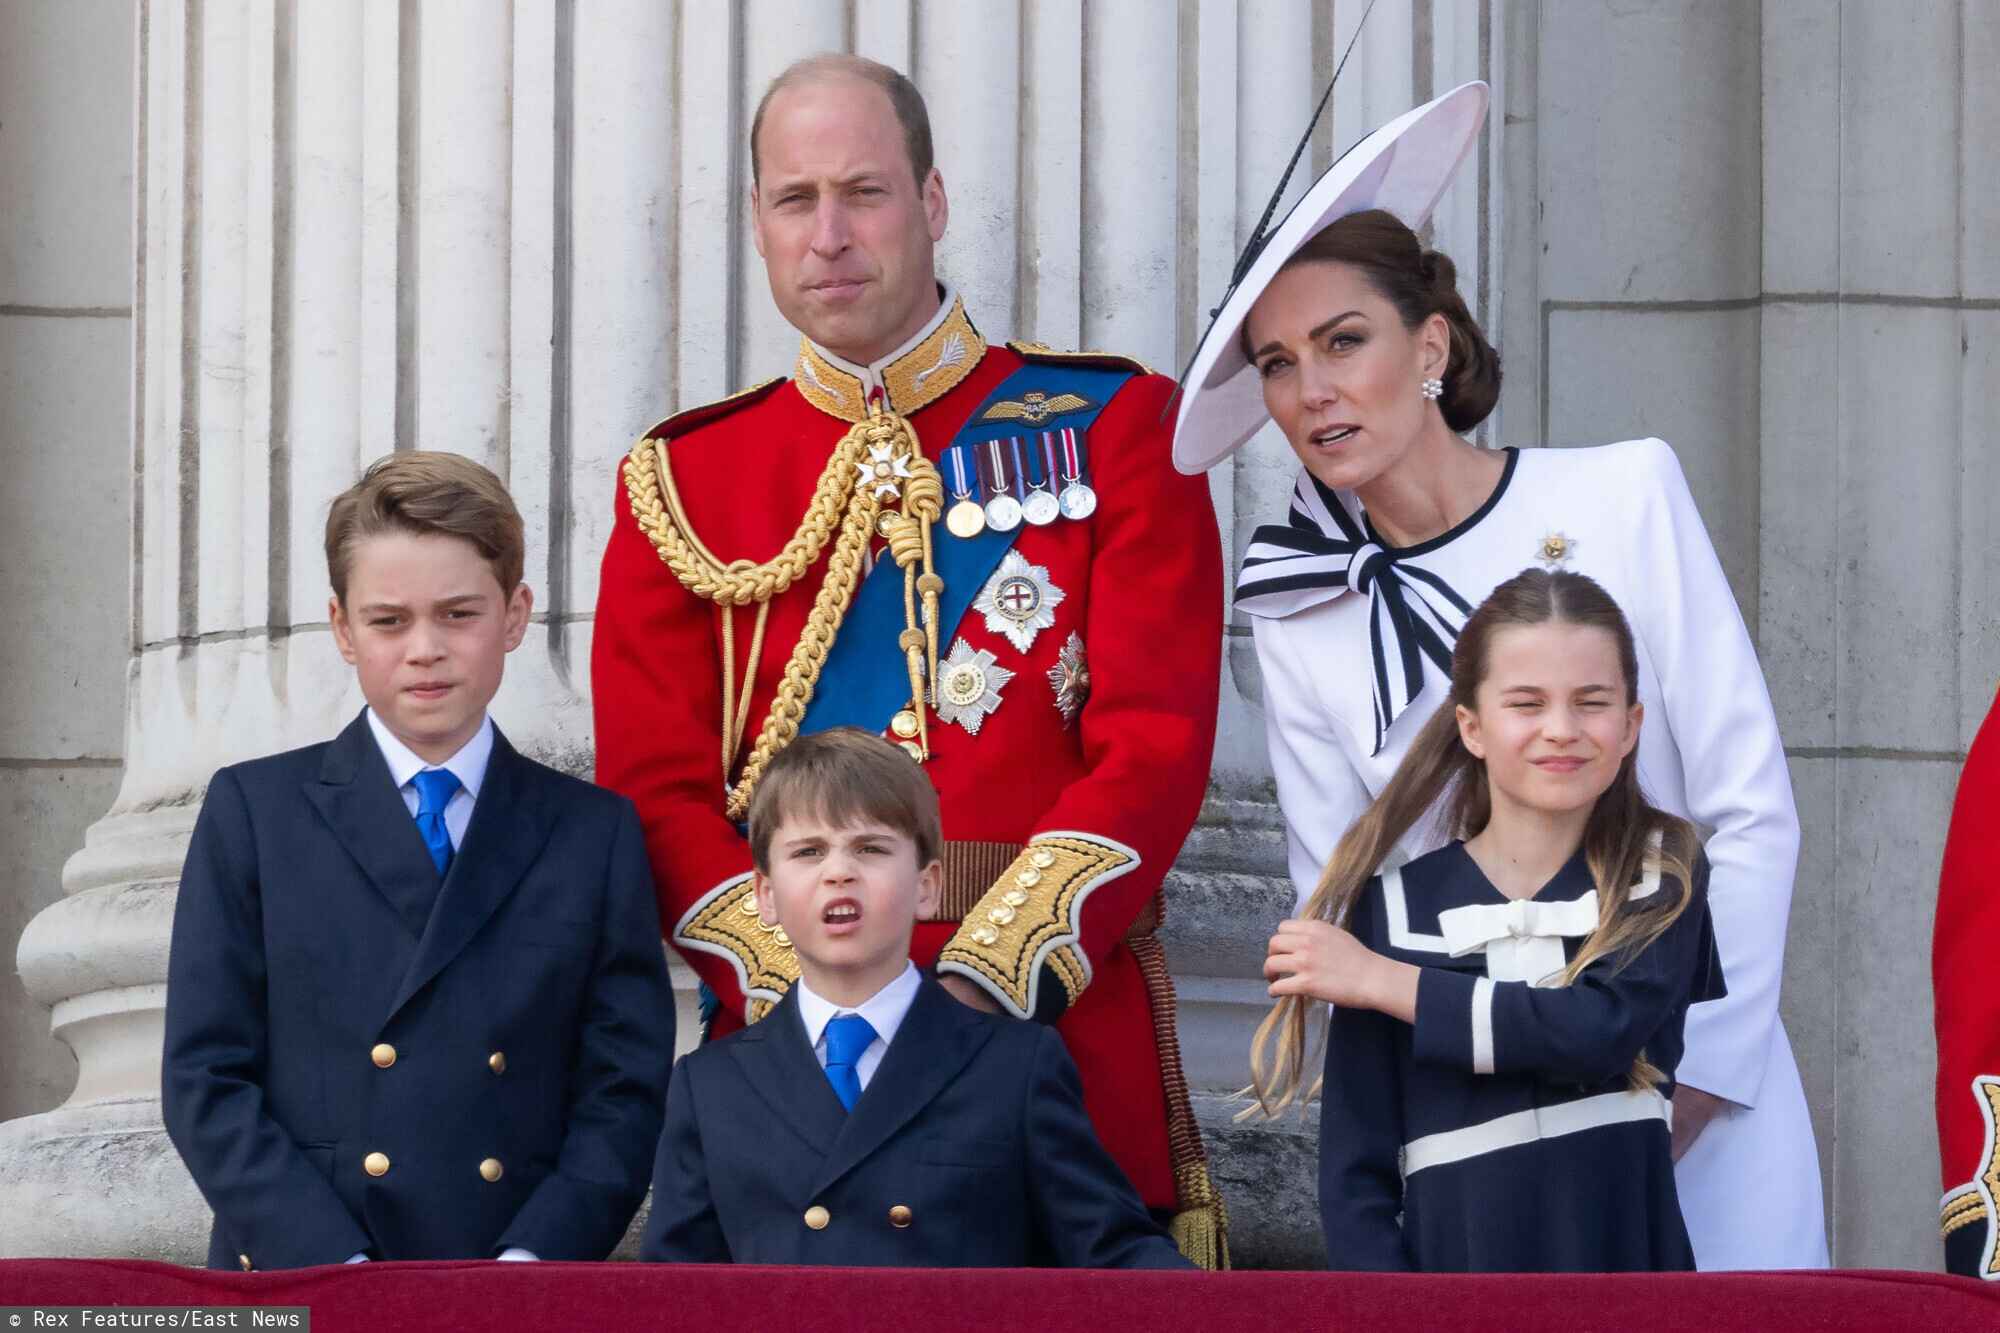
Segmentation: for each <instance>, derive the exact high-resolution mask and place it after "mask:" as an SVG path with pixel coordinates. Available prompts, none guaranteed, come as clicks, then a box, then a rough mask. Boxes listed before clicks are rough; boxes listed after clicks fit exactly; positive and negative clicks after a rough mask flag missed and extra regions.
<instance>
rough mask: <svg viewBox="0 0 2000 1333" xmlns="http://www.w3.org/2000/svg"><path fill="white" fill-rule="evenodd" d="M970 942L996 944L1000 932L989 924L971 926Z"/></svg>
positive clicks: (998, 940)
mask: <svg viewBox="0 0 2000 1333" xmlns="http://www.w3.org/2000/svg"><path fill="white" fill-rule="evenodd" d="M972 942H973V943H974V944H986V945H992V944H998V943H999V942H1000V932H999V931H997V930H995V929H993V927H991V926H974V927H973V928H972Z"/></svg>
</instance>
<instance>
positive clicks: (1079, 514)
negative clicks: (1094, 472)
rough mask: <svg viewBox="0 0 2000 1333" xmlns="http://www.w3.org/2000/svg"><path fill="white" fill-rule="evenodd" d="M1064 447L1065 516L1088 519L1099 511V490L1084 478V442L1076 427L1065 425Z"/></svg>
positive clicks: (1063, 497)
mask: <svg viewBox="0 0 2000 1333" xmlns="http://www.w3.org/2000/svg"><path fill="white" fill-rule="evenodd" d="M1062 447H1063V489H1062V500H1061V504H1062V511H1063V516H1064V517H1065V518H1073V519H1086V518H1089V517H1090V516H1091V515H1092V514H1094V513H1096V512H1097V492H1096V491H1093V490H1092V489H1090V487H1089V486H1088V485H1087V484H1086V483H1085V482H1084V480H1083V460H1082V455H1083V444H1082V442H1081V441H1080V440H1078V439H1077V438H1076V431H1075V429H1074V428H1072V427H1069V426H1065V427H1063V430H1062Z"/></svg>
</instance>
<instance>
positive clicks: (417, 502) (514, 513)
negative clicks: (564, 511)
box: [326, 449, 528, 606]
mask: <svg viewBox="0 0 2000 1333" xmlns="http://www.w3.org/2000/svg"><path fill="white" fill-rule="evenodd" d="M385 532H403V533H409V534H411V535H413V536H418V537H427V536H437V537H456V538H458V539H459V540H461V541H466V542H470V543H471V544H472V546H473V548H474V549H475V550H477V551H478V552H479V554H480V556H481V557H482V558H483V559H484V560H485V561H486V563H487V564H488V565H490V566H491V567H492V569H493V577H494V578H496V579H498V580H499V581H500V591H501V592H503V593H506V594H509V595H512V593H513V591H514V589H515V588H516V587H517V586H518V585H519V584H520V582H521V570H522V567H523V566H524V565H525V564H526V562H527V545H528V541H527V534H526V531H525V529H524V527H523V525H522V523H521V511H520V510H518V509H516V508H515V507H514V497H513V496H511V495H509V494H507V487H506V484H505V483H503V482H502V481H501V480H500V478H498V477H496V476H494V475H493V473H492V471H491V470H490V469H488V468H485V467H482V466H480V465H479V464H478V463H475V462H473V461H472V460H471V459H470V458H467V457H465V456H464V455H462V454H447V453H435V452H429V451H425V450H415V449H413V450H407V451H405V452H402V453H394V454H390V455H389V456H388V457H387V458H379V459H377V460H376V461H375V462H373V463H371V464H369V467H368V470H367V471H366V472H364V473H362V474H361V480H360V481H357V482H355V483H354V484H353V485H352V486H350V487H348V488H347V489H346V490H344V491H342V492H341V493H340V494H339V495H337V496H335V497H334V501H333V505H332V507H331V508H330V509H328V510H327V515H326V576H327V578H328V579H329V580H330V581H331V582H332V584H333V595H334V596H335V597H336V598H338V599H339V600H340V602H341V604H342V605H343V606H344V605H346V603H347V576H348V573H349V571H350V570H352V568H353V567H354V549H355V547H357V546H359V545H360V544H361V543H362V542H363V541H365V540H367V539H368V538H370V537H374V536H378V535H380V534H382V533H385Z"/></svg>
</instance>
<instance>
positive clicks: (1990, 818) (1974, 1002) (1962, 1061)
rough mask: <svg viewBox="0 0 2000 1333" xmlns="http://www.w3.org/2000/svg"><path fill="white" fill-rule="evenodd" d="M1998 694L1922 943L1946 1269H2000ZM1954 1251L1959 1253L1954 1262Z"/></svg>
mask: <svg viewBox="0 0 2000 1333" xmlns="http://www.w3.org/2000/svg"><path fill="white" fill-rule="evenodd" d="M1996 946H2000V703H1997V704H1996V706H1995V708H1994V709H1993V711H1992V712H1989V713H1988V714H1987V717H1986V721H1985V723H1984V724H1983V725H1982V726H1981V727H1980V729H1979V735H1978V736H1977V737H1976V738H1974V740H1973V742H1972V750H1971V752H1970V753H1969V754H1967V755H1966V759H1965V771H1964V773H1963V774H1962V775H1961V776H1960V777H1959V783H1958V797H1957V800H1956V801H1955V802H1954V803H1953V806H1952V813H1951V831H1950V834H1949V835H1948V836H1947V838H1946V840H1945V848H1944V867H1943V870H1942V872H1941V874H1940V876H1939V882H1938V900H1937V920H1936V926H1935V930H1934V933H1933V936H1932V942H1931V982H1932V986H1933V988H1934V996H1935V1000H1936V1021H1937V1053H1938V1071H1937V1119H1938V1149H1939V1154H1938V1155H1939V1159H1940V1162H1941V1165H1942V1166H1943V1173H1944V1189H1945V1195H1944V1200H1943V1205H1942V1217H1941V1225H1942V1227H1943V1229H1944V1232H1945V1245H1946V1250H1947V1254H1948V1255H1951V1256H1952V1258H1953V1262H1952V1265H1951V1266H1952V1268H1953V1269H1954V1271H1962V1272H1968V1273H1969V1272H1972V1271H1974V1270H1975V1269H1977V1270H1978V1275H1980V1276H1985V1277H2000V1256H1996V1254H1995V1252H1994V1251H1995V1235H1994V1233H1995V1231H1996V1227H1995V1217H1994V1200H1993V1197H1992V1195H1993V1187H1992V1183H1991V1182H1992V1176H1993V1172H1994V1171H1995V1169H1996V1168H2000V1161H1996V1121H2000V983H1996V981H1995V972H1994V965H1993V951H1994V949H1995V947H1996ZM1961 1257H1963V1258H1964V1259H1965V1260H1966V1262H1965V1263H1963V1264H1962V1263H1960V1262H1958V1259H1959V1258H1961Z"/></svg>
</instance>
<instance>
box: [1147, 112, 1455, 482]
mask: <svg viewBox="0 0 2000 1333" xmlns="http://www.w3.org/2000/svg"><path fill="white" fill-rule="evenodd" d="M1489 96H1490V94H1489V91H1488V89H1487V86H1486V85H1485V84H1484V83H1482V82H1479V81H1478V80H1474V81H1473V82H1471V83H1467V84H1461V85H1460V86H1459V87H1456V88H1454V89H1452V90H1451V91H1450V92H1448V93H1446V94H1445V95H1444V96H1442V97H1440V98H1438V99H1436V100H1435V101H1432V102H1427V103H1425V104H1424V105H1423V106H1420V107H1417V108H1416V109H1415V110H1413V111H1407V112H1405V113H1404V114H1402V115H1400V116H1398V117H1397V118H1396V119H1394V120H1392V121H1390V122H1389V123H1388V124H1387V125H1384V126H1382V127H1381V128H1380V129H1378V130H1376V131H1375V132H1374V133H1373V134H1370V135H1369V136H1368V137H1367V138H1365V139H1363V140H1362V141H1361V142H1360V143H1358V144H1356V145H1355V146H1354V147H1353V148H1351V149H1349V150H1348V151H1347V152H1346V153H1344V154H1342V156H1341V158H1340V160H1339V161H1338V162H1335V163H1334V164H1333V165H1332V166H1331V167H1328V168H1327V170H1326V174H1325V175H1323V176H1321V177H1320V178H1319V179H1318V180H1317V181H1315V182H1313V186H1312V188H1311V189H1310V190H1307V191H1306V193H1305V196H1304V197H1303V198H1301V199H1300V200H1299V202H1298V203H1297V204H1295V205H1293V206H1292V210H1291V212H1289V213H1287V214H1286V215H1285V220H1284V221H1283V222H1281V223H1279V224H1278V227H1277V229H1276V230H1275V231H1273V232H1272V233H1271V239H1270V241H1269V243H1267V244H1266V245H1265V246H1264V249H1263V250H1262V251H1261V252H1260V253H1259V254H1258V256H1257V258H1256V260H1255V261H1254V262H1252V264H1251V265H1250V271H1249V272H1248V273H1246V274H1245V275H1244V277H1243V281H1242V282H1241V283H1240V284H1238V285H1237V287H1236V289H1235V290H1234V291H1232V292H1231V293H1230V294H1229V298H1228V299H1227V300H1226V301H1224V302H1223V304H1222V310H1221V312H1220V313H1219V314H1218V315H1217V316H1216V318H1215V322H1214V323H1213V324H1211V325H1210V326H1209V329H1208V332H1207V333H1206V334H1205V335H1203V337H1202V340H1201V346H1200V347H1198V348H1197V349H1196V350H1195V357H1194V363H1193V364H1192V366H1190V367H1189V370H1188V376H1187V381H1186V387H1185V389H1184V390H1183V391H1182V393H1181V405H1180V414H1179V416H1178V417H1177V418H1176V421H1175V424H1174V467H1175V468H1176V469H1178V470H1179V471H1181V472H1184V473H1187V474H1189V475H1190V476H1192V475H1194V474H1195V473H1199V472H1206V471H1208V469H1210V468H1212V467H1214V466H1215V465H1216V464H1217V463H1220V462H1221V461H1222V460H1223V459H1225V458H1227V457H1229V455H1231V454H1233V453H1235V452H1236V451H1237V450H1238V449H1240V448H1242V447H1243V443H1244V441H1246V440H1248V439H1249V438H1250V437H1251V436H1252V435H1255V434H1256V433H1257V430H1258V428H1259V427H1261V426H1262V425H1263V424H1264V423H1265V422H1266V421H1268V420H1269V419H1270V414H1269V413H1268V412H1266V411H1265V410H1264V391H1263V387H1262V385H1261V384H1260V383H1259V382H1258V378H1257V372H1256V371H1255V369H1253V368H1252V367H1251V365H1250V363H1249V361H1248V360H1247V359H1246V358H1245V357H1244V355H1243V343H1242V339H1241V338H1240V337H1238V336H1237V335H1238V331H1239V330H1240V329H1241V328H1242V327H1243V321H1244V320H1245V319H1247V318H1249V315H1250V307H1251V306H1253V305H1255V304H1256V302H1257V298H1258V297H1259V296H1261V295H1263V292H1264V288H1266V287H1267V286H1269V285H1270V283H1271V279H1273V278H1275V277H1276V276H1277V275H1278V270H1279V269H1281V268H1283V267H1284V266H1285V262H1286V261H1287V260H1289V259H1290V258H1291V257H1292V256H1293V255H1295V254H1297V253H1298V251H1299V248H1300V247H1301V246H1303V245H1304V244H1305V243H1306V242H1307V241H1310V240H1311V239H1312V238H1313V237H1315V236H1317V235H1318V234H1319V233H1320V231H1321V230H1322V229H1323V228H1324V227H1325V226H1326V225H1327V224H1328V223H1330V222H1333V221H1335V220H1336V219H1339V218H1343V217H1346V216H1347V215H1348V214H1350V213H1360V212H1364V211H1366V210H1368V209H1371V208H1380V209H1386V210H1387V211H1389V212H1391V213H1394V214H1395V215H1396V216H1397V217H1399V218H1401V219H1402V220H1403V221H1404V222H1405V223H1406V224H1408V225H1409V227H1410V228H1411V230H1415V229H1417V228H1419V227H1421V226H1423V224H1424V222H1425V220H1426V219H1428V218H1429V217H1430V215H1431V210H1432V209H1434V208H1436V207H1437V202H1438V200H1439V199H1440V198H1441V197H1443V195H1444V192H1445V188H1446V187H1447V186H1449V185H1450V184H1451V179H1452V177H1453V176H1454V175H1456V174H1457V173H1458V168H1459V165H1460V164H1461V163H1462V162H1464V161H1465V157H1466V154H1467V153H1469V152H1470V151H1471V150H1472V145H1473V144H1474V143H1476V142H1478V139H1479V130H1480V127H1481V126H1482V125H1483V124H1485V121H1486V106H1487V101H1488V98H1489Z"/></svg>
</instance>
